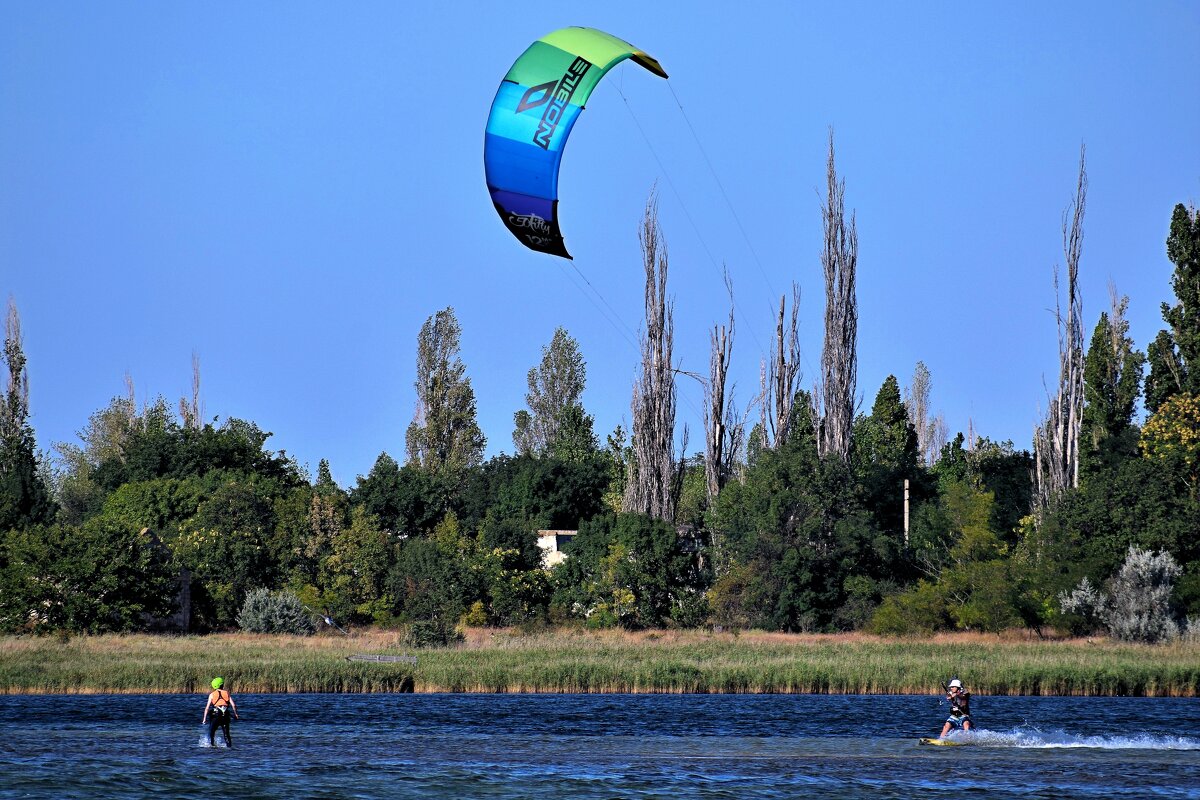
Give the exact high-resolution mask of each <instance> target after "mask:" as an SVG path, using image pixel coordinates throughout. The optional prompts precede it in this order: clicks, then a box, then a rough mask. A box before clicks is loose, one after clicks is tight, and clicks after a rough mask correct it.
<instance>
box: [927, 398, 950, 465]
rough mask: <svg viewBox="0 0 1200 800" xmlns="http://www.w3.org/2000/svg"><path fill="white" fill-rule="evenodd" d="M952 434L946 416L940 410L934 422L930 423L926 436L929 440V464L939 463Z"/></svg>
mask: <svg viewBox="0 0 1200 800" xmlns="http://www.w3.org/2000/svg"><path fill="white" fill-rule="evenodd" d="M949 435H950V429H949V428H948V427H946V418H945V417H944V416H943V415H942V413H941V412H940V411H939V412H938V415H937V416H936V417H934V419H933V422H931V423H929V427H928V430H927V431H926V436H927V437H928V442H929V445H928V446H929V466H931V467H932V466H933V465H934V464H935V463H937V460H938V458H939V457H941V454H942V448H943V447H945V446H946V440H947V438H948V437H949Z"/></svg>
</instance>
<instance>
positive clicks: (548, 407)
mask: <svg viewBox="0 0 1200 800" xmlns="http://www.w3.org/2000/svg"><path fill="white" fill-rule="evenodd" d="M526 381H527V383H528V385H529V391H528V392H526V394H525V404H526V405H527V406H529V410H528V411H518V412H517V413H516V415H515V422H516V430H515V431H514V432H513V444H514V445H515V446H516V448H517V455H526V454H532V455H538V454H541V453H544V452H546V450H547V449H549V448H550V446H551V445H552V444H553V443H554V442H555V441H557V439H558V434H559V428H560V427H561V425H562V424H563V421H564V418H565V416H566V414H567V413H568V410H569V409H573V408H575V407H578V408H579V409H580V411H582V404H581V402H580V399H581V398H582V396H583V389H584V384H585V383H586V382H587V365H586V363H585V362H584V360H583V356H582V355H581V354H580V352H579V343H578V342H576V341H575V340H574V339H572V338H571V336H570V335H569V334H568V333H567V331H566V329H565V328H562V327H559V328H556V329H555V331H554V336H553V337H552V338H551V339H550V344H548V345H546V346H545V347H543V348H542V361H541V363H540V364H539V365H538V366H537V367H534V368H533V369H531V370H529V375H528V376H527V377H526Z"/></svg>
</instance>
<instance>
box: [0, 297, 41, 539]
mask: <svg viewBox="0 0 1200 800" xmlns="http://www.w3.org/2000/svg"><path fill="white" fill-rule="evenodd" d="M4 365H5V367H6V368H7V373H8V374H7V375H6V380H5V386H4V398H3V404H2V405H0V531H6V530H9V529H13V528H24V527H26V526H29V525H35V524H37V523H40V522H50V521H51V519H52V518H53V517H54V503H53V501H52V500H51V498H50V493H49V491H48V490H47V489H46V485H45V483H43V482H42V479H41V476H40V475H39V474H38V464H37V456H36V455H35V451H36V441H35V439H34V436H33V428H31V427H30V425H29V375H28V372H27V371H26V369H25V351H24V348H23V346H22V344H21V317H20V315H19V314H18V313H17V304H16V302H15V301H14V300H13V299H12V298H9V301H8V316H7V317H6V319H5V324H4Z"/></svg>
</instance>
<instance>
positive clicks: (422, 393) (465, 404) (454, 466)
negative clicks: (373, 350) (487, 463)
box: [405, 307, 487, 475]
mask: <svg viewBox="0 0 1200 800" xmlns="http://www.w3.org/2000/svg"><path fill="white" fill-rule="evenodd" d="M461 336H462V328H461V327H460V326H459V324H458V319H457V318H456V317H455V316H454V309H453V308H449V307H448V308H444V309H442V310H441V311H439V312H437V313H436V314H434V315H433V316H432V317H430V318H429V319H427V320H425V324H424V325H422V326H421V332H420V334H419V335H418V336H417V379H416V382H415V386H416V389H417V414H416V418H415V419H414V420H413V422H412V424H411V425H409V426H408V432H407V433H406V434H405V445H406V447H407V450H408V459H409V461H410V462H411V463H413V464H416V465H418V466H420V467H421V468H422V469H424V470H426V471H427V472H430V473H433V474H435V475H440V474H442V473H449V474H454V473H457V472H460V471H461V470H463V469H466V468H468V467H472V466H475V465H477V464H479V463H480V461H481V460H482V458H483V448H484V445H485V444H486V442H487V440H486V439H485V438H484V435H483V431H481V430H480V429H479V424H478V422H477V421H476V417H475V391H474V390H473V389H472V388H471V379H470V378H468V377H467V375H466V371H467V370H466V367H465V366H464V365H463V363H462V359H461V358H459V340H460V338H461Z"/></svg>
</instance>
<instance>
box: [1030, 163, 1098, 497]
mask: <svg viewBox="0 0 1200 800" xmlns="http://www.w3.org/2000/svg"><path fill="white" fill-rule="evenodd" d="M1085 154H1086V150H1085V148H1082V147H1081V148H1080V150H1079V179H1078V181H1077V183H1076V186H1075V199H1074V201H1072V203H1071V205H1070V206H1069V207H1068V208H1067V210H1066V211H1064V212H1063V223H1062V230H1063V251H1064V253H1065V256H1066V261H1067V313H1066V316H1065V317H1064V316H1063V314H1062V308H1061V306H1058V307H1057V308H1056V314H1055V319H1056V322H1057V324H1058V386H1057V393H1056V394H1055V396H1054V397H1052V398H1050V404H1049V409H1048V410H1047V412H1046V419H1045V420H1044V421H1043V422H1042V424H1041V425H1039V426H1038V427H1037V429H1036V431H1035V432H1034V454H1035V457H1036V468H1037V469H1036V472H1035V473H1034V480H1035V483H1036V486H1037V494H1036V500H1037V509H1038V512H1039V515H1041V514H1044V513H1045V510H1046V509H1047V508H1049V507H1050V506H1051V505H1052V504H1053V503H1054V502H1055V501H1056V500H1057V499H1058V498H1059V497H1060V496H1061V495H1062V494H1063V493H1064V492H1066V491H1067V490H1068V489H1073V488H1076V487H1077V486H1079V438H1080V436H1079V434H1080V428H1081V425H1082V418H1083V395H1084V391H1083V312H1082V310H1081V301H1080V299H1079V259H1080V256H1081V255H1082V252H1083V213H1084V208H1085V206H1086V204H1087V185H1088V182H1087V167H1086V163H1085ZM1068 219H1070V222H1069V223H1068ZM1058 293H1059V290H1058V268H1057V267H1055V271H1054V300H1055V304H1056V305H1057V304H1058V302H1059V300H1058Z"/></svg>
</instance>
